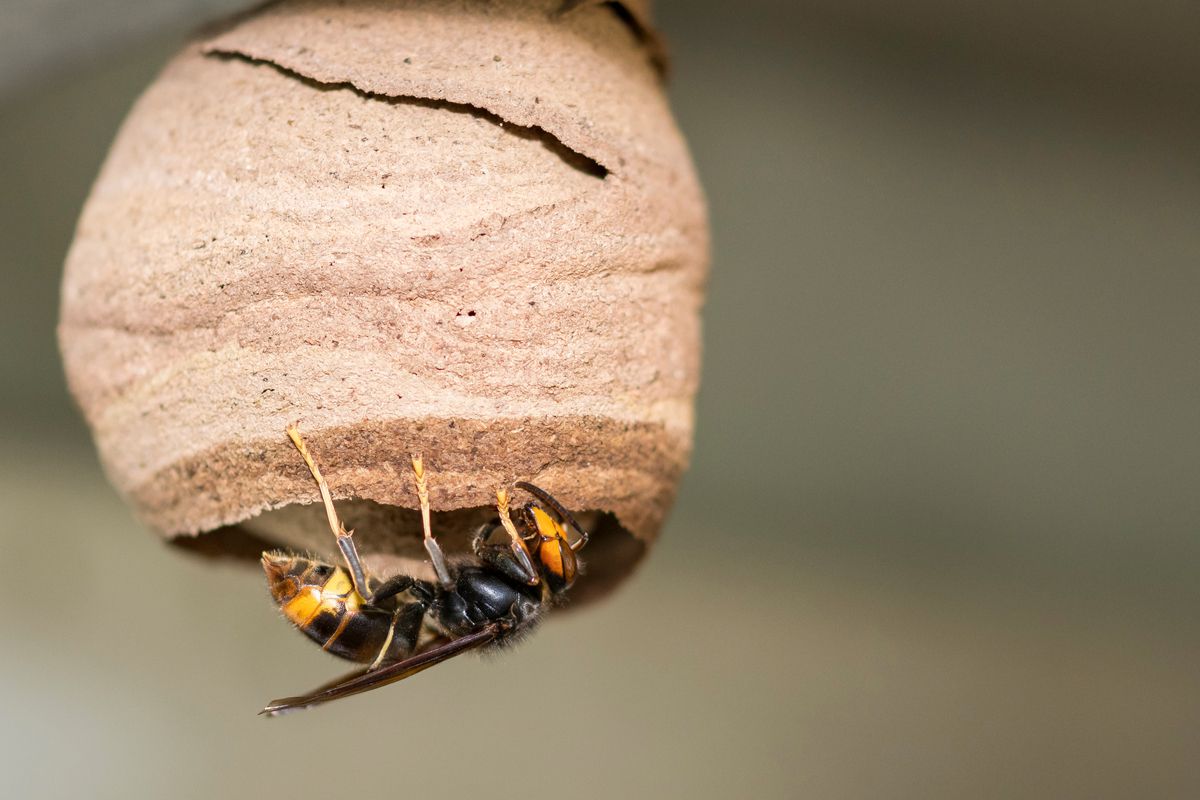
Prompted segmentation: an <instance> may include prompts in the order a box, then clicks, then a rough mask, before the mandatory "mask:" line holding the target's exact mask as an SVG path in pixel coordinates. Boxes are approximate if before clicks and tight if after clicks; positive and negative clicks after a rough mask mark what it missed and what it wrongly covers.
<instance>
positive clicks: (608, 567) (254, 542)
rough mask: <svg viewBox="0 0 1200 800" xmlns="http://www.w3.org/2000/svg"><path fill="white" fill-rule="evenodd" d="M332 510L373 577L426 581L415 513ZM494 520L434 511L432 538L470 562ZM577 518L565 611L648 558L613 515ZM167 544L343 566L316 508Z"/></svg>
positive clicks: (352, 506) (374, 506) (480, 513)
mask: <svg viewBox="0 0 1200 800" xmlns="http://www.w3.org/2000/svg"><path fill="white" fill-rule="evenodd" d="M337 505H338V513H339V515H340V516H341V518H342V521H343V522H344V523H345V525H346V527H347V528H350V529H352V530H353V531H354V538H355V542H356V544H357V545H358V548H359V551H360V552H361V553H362V554H363V558H364V560H365V561H366V563H367V565H368V566H369V567H370V568H371V569H373V570H375V571H376V573H377V574H379V575H381V576H383V577H387V576H389V575H392V574H397V573H399V572H408V573H411V574H417V575H418V576H420V577H424V578H427V579H428V578H432V572H431V571H430V570H429V566H428V562H427V561H426V556H425V551H424V548H423V546H422V544H421V537H422V534H421V518H420V514H419V513H418V512H417V511H415V510H413V509H407V508H397V507H394V506H385V505H381V504H379V503H375V502H373V501H370V500H344V501H338V504H337ZM495 515H496V510H495V508H491V507H475V508H464V509H457V510H454V511H440V512H434V514H433V531H434V535H435V536H436V537H437V538H438V541H439V542H440V543H441V545H442V547H443V549H445V551H446V554H447V556H449V557H450V559H451V561H453V560H455V558H456V557H470V552H471V548H470V542H471V537H472V536H473V535H474V533H475V531H476V530H477V529H478V528H479V527H480V526H481V525H483V524H484V523H486V522H488V521H489V520H492V519H494V518H495ZM577 516H578V517H579V520H580V523H581V524H582V525H583V526H584V527H585V528H586V529H587V530H588V531H589V533H590V534H591V540H590V541H589V542H588V545H587V547H586V548H585V549H584V550H583V551H582V553H581V556H582V558H583V562H584V565H585V572H584V574H582V575H580V577H579V579H578V580H577V582H576V584H575V586H574V587H573V588H572V589H571V591H570V594H569V598H570V601H569V603H568V604H567V606H566V608H568V609H569V608H572V607H579V606H583V605H586V604H587V603H590V602H592V601H594V600H597V599H599V598H601V597H603V596H604V595H606V594H608V593H609V592H611V591H612V590H613V589H614V588H616V587H617V586H618V585H619V584H620V583H621V582H622V581H624V580H625V579H626V578H628V577H629V576H630V575H631V574H632V573H633V571H634V569H635V568H636V567H637V565H638V564H639V563H640V562H641V560H642V558H643V556H644V555H645V553H646V544H645V543H644V542H643V541H641V540H640V539H637V538H635V537H634V536H633V535H632V534H630V533H629V532H628V531H627V530H626V529H625V528H624V527H622V526H621V525H620V523H619V522H617V518H616V517H615V516H613V515H612V514H610V513H607V512H599V511H588V512H583V513H581V514H578V515H577ZM170 541H171V543H172V544H173V545H175V546H176V547H179V548H180V549H182V550H184V551H186V552H189V553H192V554H195V555H199V556H203V557H207V558H214V559H225V560H230V561H234V562H239V563H245V564H248V565H254V566H257V564H258V560H259V558H260V557H261V555H262V553H263V551H264V550H277V549H283V550H291V551H296V552H305V553H312V554H314V555H316V556H319V557H321V558H323V559H325V560H327V561H330V562H332V563H341V561H340V557H339V556H338V554H337V548H336V545H335V543H334V538H333V535H332V534H331V533H330V531H329V528H328V524H327V522H326V519H325V514H324V511H323V509H322V508H321V506H320V504H312V505H289V506H285V507H283V508H280V509H276V510H274V511H268V512H265V513H263V514H261V515H259V516H257V517H254V518H252V519H249V520H247V521H246V522H243V523H241V524H239V525H229V526H226V527H223V528H218V529H217V530H214V531H210V532H208V533H204V534H201V535H199V536H181V537H176V538H174V539H172V540H170Z"/></svg>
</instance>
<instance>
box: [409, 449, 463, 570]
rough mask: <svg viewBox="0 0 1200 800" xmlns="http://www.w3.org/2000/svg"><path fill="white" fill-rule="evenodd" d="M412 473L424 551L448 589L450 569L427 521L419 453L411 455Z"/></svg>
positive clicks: (426, 492)
mask: <svg viewBox="0 0 1200 800" xmlns="http://www.w3.org/2000/svg"><path fill="white" fill-rule="evenodd" d="M412 468H413V475H415V476H416V480H417V500H418V501H420V503H421V528H422V529H423V530H424V531H425V552H427V553H429V560H430V561H432V562H433V571H434V572H436V573H437V579H438V583H440V584H441V585H442V586H443V588H446V589H449V588H450V587H452V586H453V585H454V581H453V580H452V579H451V578H450V570H449V569H448V568H447V567H446V556H445V554H443V553H442V547H441V545H439V544H438V543H437V540H436V539H434V538H433V528H432V527H431V525H430V522H429V487H428V485H426V483H425V463H424V462H423V461H422V460H421V457H420V456H419V455H416V456H413V457H412Z"/></svg>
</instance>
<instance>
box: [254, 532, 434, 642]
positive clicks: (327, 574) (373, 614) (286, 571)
mask: <svg viewBox="0 0 1200 800" xmlns="http://www.w3.org/2000/svg"><path fill="white" fill-rule="evenodd" d="M263 569H264V570H265V571H266V573H267V578H268V583H269V585H270V587H271V595H272V597H274V598H275V602H276V603H278V604H279V610H280V611H282V612H283V615H284V616H285V617H287V618H288V620H290V621H291V622H292V624H294V625H295V626H296V627H297V628H299V629H300V630H301V631H303V632H304V634H305V635H307V636H308V637H309V638H310V639H312V640H313V641H315V642H316V643H317V644H319V645H321V648H322V649H324V650H327V651H329V652H330V653H333V654H334V655H336V656H340V657H342V658H346V659H349V660H351V661H357V662H359V663H362V664H369V663H371V662H373V661H375V660H376V659H377V658H378V657H379V654H380V651H381V650H383V649H384V648H386V649H387V651H388V652H387V653H386V654H385V658H393V657H403V656H404V655H407V652H408V651H410V650H411V649H412V645H413V643H412V642H411V641H406V639H407V638H408V637H403V636H402V637H396V636H395V635H394V634H395V627H396V623H397V622H398V621H400V620H398V619H397V616H400V617H403V616H404V612H403V611H401V612H400V614H399V615H397V614H396V612H395V611H394V609H393V608H392V607H380V606H374V605H368V604H367V603H366V602H365V601H364V600H363V598H362V597H361V596H360V595H359V594H358V592H356V591H354V584H353V582H352V581H351V579H350V575H349V574H348V573H347V572H346V571H345V570H343V569H342V568H340V567H333V566H330V565H329V564H325V563H322V562H320V561H314V560H312V559H308V558H303V557H301V556H293V555H288V554H284V553H264V554H263Z"/></svg>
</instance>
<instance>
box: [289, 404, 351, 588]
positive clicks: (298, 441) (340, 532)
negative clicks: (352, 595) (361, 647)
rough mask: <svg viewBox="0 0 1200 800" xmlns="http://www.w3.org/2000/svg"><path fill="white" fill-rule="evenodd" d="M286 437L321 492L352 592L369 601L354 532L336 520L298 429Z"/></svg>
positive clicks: (322, 480) (326, 487)
mask: <svg viewBox="0 0 1200 800" xmlns="http://www.w3.org/2000/svg"><path fill="white" fill-rule="evenodd" d="M287 435H288V437H289V438H290V439H291V440H292V444H294V445H296V449H297V450H299V451H300V456H301V458H303V459H304V463H305V464H307V465H308V471H309V472H311V473H312V476H313V478H314V479H315V480H316V482H317V488H318V489H319V490H320V491H321V502H322V503H324V504H325V516H326V517H327V518H328V519H329V530H331V531H333V535H334V536H335V537H336V538H337V544H338V549H339V550H341V551H342V555H343V556H344V557H345V559H346V566H348V567H349V568H350V577H351V578H352V579H353V580H354V591H356V592H358V594H359V595H360V596H361V597H363V598H364V599H366V600H367V601H370V599H371V589H370V585H369V581H368V580H367V572H366V569H364V568H363V565H362V559H361V558H359V556H358V548H356V547H355V546H354V532H353V531H348V530H346V526H345V525H343V524H342V521H341V520H340V519H338V515H337V509H335V508H334V507H333V495H331V494H330V493H329V484H327V483H326V482H325V476H324V475H322V474H321V469H320V468H319V467H318V466H317V462H315V461H313V457H312V455H311V454H310V453H309V452H308V446H307V445H306V444H305V443H304V439H303V437H301V436H300V429H299V428H298V427H297V426H296V425H295V424H294V423H293V424H291V425H289V426H288V429H287Z"/></svg>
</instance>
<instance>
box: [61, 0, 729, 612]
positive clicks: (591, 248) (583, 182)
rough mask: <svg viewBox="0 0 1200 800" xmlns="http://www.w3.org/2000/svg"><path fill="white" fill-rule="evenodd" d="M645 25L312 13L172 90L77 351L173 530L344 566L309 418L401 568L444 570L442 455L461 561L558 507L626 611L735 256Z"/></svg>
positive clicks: (135, 490) (511, 15) (451, 14)
mask: <svg viewBox="0 0 1200 800" xmlns="http://www.w3.org/2000/svg"><path fill="white" fill-rule="evenodd" d="M644 12H645V9H643V8H641V7H640V5H639V4H635V3H586V2H585V3H580V2H568V3H566V4H565V5H564V3H563V2H562V0H557V2H552V1H551V0H546V2H539V0H503V1H501V0H495V2H489V3H480V2H467V1H466V0H458V1H452V0H409V1H408V2H397V1H395V0H389V1H388V2H383V1H378V2H365V1H363V2H336V3H335V2H328V1H325V2H317V1H310V2H281V3H276V4H273V5H270V6H268V7H266V8H265V9H262V10H259V11H257V12H255V13H253V14H252V15H250V16H246V17H242V18H239V19H237V20H235V21H233V22H231V23H229V24H228V25H226V26H225V27H223V28H222V29H220V30H218V31H216V32H213V33H211V34H210V35H209V36H207V37H206V38H203V39H202V40H199V41H197V42H195V43H193V44H191V45H190V46H188V47H187V48H186V49H185V50H184V51H183V52H182V53H180V54H179V55H178V56H177V57H176V58H175V59H174V60H173V61H172V62H171V63H170V64H169V65H168V66H167V67H166V68H165V70H164V71H163V73H162V75H161V76H160V77H159V78H158V80H157V81H156V82H155V83H154V84H153V85H152V86H151V87H150V88H149V89H148V90H147V91H146V93H145V95H144V96H143V97H142V98H141V99H140V100H139V101H138V103H137V105H136V106H135V108H134V109H133V111H132V113H131V114H130V116H129V118H128V120H126V122H125V124H124V126H123V128H122V130H121V132H120V135H119V136H118V137H117V140H116V142H115V144H114V145H113V148H112V152H111V153H110V155H109V157H108V161H107V163H106V164H105V166H104V169H103V171H102V172H101V175H100V177H99V179H98V180H97V182H96V185H95V187H94V188H93V190H92V194H91V197H90V199H89V200H88V203H87V206H86V207H85V209H84V211H83V214H82V217H81V219H80V222H79V227H78V231H77V234H76V239H75V242H74V245H73V246H72V248H71V252H70V254H69V256H68V259H67V267H66V276H65V281H64V286H63V305H62V322H61V328H60V339H61V345H62V350H63V355H64V359H65V362H66V370H67V376H68V378H69V382H70V386H71V389H72V391H73V393H74V395H75V397H76V398H77V400H78V402H79V404H80V406H81V407H82V409H83V412H84V414H85V415H86V417H87V420H88V422H89V424H90V425H91V428H92V430H93V432H94V434H95V438H96V441H97V444H98V447H99V450H100V454H101V457H102V460H103V463H104V465H105V468H106V470H107V472H108V475H109V477H110V478H111V479H112V481H113V483H114V484H115V485H116V486H117V487H118V488H119V489H120V491H121V492H122V493H123V494H124V495H125V496H126V497H127V498H128V499H129V501H130V503H131V504H132V505H133V507H134V508H135V509H136V511H137V513H138V514H139V516H140V517H141V518H142V519H143V520H145V522H146V523H147V524H149V525H150V526H152V527H153V528H154V529H156V530H158V531H160V532H161V533H162V534H163V535H164V536H166V537H168V538H171V539H174V540H176V541H181V542H191V543H192V544H194V545H197V546H204V545H205V544H207V545H208V546H209V548H210V549H211V548H212V547H213V546H215V547H217V548H218V549H225V550H233V549H237V548H238V547H239V545H244V544H246V543H251V544H254V543H257V542H259V541H261V540H266V541H269V542H271V543H274V544H283V545H286V546H290V547H294V548H304V549H309V550H313V551H316V552H319V553H325V554H332V553H334V552H336V550H335V548H334V545H333V541H332V537H331V536H330V534H329V532H328V530H327V529H326V528H325V527H324V526H323V521H322V520H323V517H322V515H321V511H320V507H319V506H313V505H310V504H312V503H313V501H314V500H316V499H317V491H316V487H315V485H314V484H313V482H312V479H311V477H310V476H309V474H308V471H307V469H306V468H305V466H304V464H303V462H302V461H301V460H300V458H299V457H298V455H297V453H296V452H295V451H294V450H293V449H292V446H291V444H290V442H289V441H288V438H287V436H286V435H285V433H284V431H285V428H286V426H287V425H288V424H289V423H291V422H294V421H298V422H299V423H300V426H301V429H302V430H303V431H304V434H305V436H306V438H307V439H308V441H309V443H310V446H311V448H312V450H313V453H314V455H315V456H316V458H317V459H318V462H319V463H320V464H321V466H322V469H323V471H324V472H325V474H326V476H327V477H328V479H329V481H330V484H331V486H332V488H333V492H334V496H335V497H337V498H339V499H343V500H344V502H341V503H340V504H339V507H340V508H341V510H342V512H343V515H344V517H345V518H346V519H347V524H349V525H352V526H355V527H357V529H358V534H357V535H358V540H359V544H360V548H361V549H362V550H363V551H364V552H365V553H370V554H372V555H373V558H374V560H375V561H376V562H377V564H378V563H381V562H386V561H388V560H389V559H397V558H400V559H405V558H410V557H415V558H419V552H420V549H419V548H420V545H419V534H415V535H414V533H413V529H414V523H415V518H414V515H413V513H412V512H411V511H409V509H413V508H415V507H416V496H415V492H414V490H413V485H412V482H411V480H410V475H409V473H408V463H409V455H410V454H411V453H418V452H419V453H422V454H424V457H425V462H426V465H427V467H428V469H429V473H430V480H431V485H430V490H431V493H432V501H433V505H434V509H435V510H436V511H439V512H443V513H440V514H438V515H437V518H436V519H435V529H436V530H438V531H439V532H440V534H441V535H443V536H445V537H448V538H449V539H450V543H449V545H448V546H449V547H450V549H454V548H455V547H456V546H461V545H462V541H463V540H464V538H465V536H466V533H465V532H466V531H468V530H470V528H471V527H472V526H473V525H474V524H476V523H477V522H478V521H479V520H480V519H482V517H483V516H485V515H486V514H488V513H489V512H488V510H487V509H488V508H489V507H490V506H491V504H492V503H493V502H494V500H495V489H496V487H497V486H501V485H508V484H510V483H511V482H512V481H514V480H530V481H533V482H535V483H537V484H539V485H542V486H544V487H545V488H546V489H548V490H549V491H551V492H553V493H554V494H555V495H556V496H557V497H558V498H559V499H560V500H561V501H562V502H563V503H565V504H566V505H567V506H568V507H570V508H573V509H578V510H580V511H584V512H590V513H589V517H590V518H591V519H592V520H593V523H594V525H595V526H598V527H599V528H600V529H601V530H600V535H599V536H597V538H596V542H595V547H594V548H593V547H589V551H590V552H589V553H588V555H590V556H591V558H590V559H589V563H590V565H591V567H592V573H593V576H594V578H593V582H594V583H595V584H596V585H599V584H600V583H603V582H604V581H600V580H596V578H607V579H608V582H611V581H612V580H613V579H614V578H615V577H617V576H618V575H619V574H620V573H621V572H624V571H627V570H625V569H623V567H626V566H628V565H629V564H630V563H632V562H633V561H636V560H637V557H638V556H639V555H640V553H641V552H642V550H643V549H644V546H645V544H646V543H648V542H651V541H652V540H653V539H654V537H655V535H656V533H657V531H658V530H659V528H660V526H661V525H662V522H663V519H664V516H665V514H666V513H667V510H668V508H669V506H670V504H671V501H672V497H673V494H674V491H675V487H676V484H677V482H678V480H679V477H680V474H681V472H682V471H683V469H684V467H685V465H686V462H687V459H688V453H689V449H690V442H691V435H692V399H693V395H694V393H695V390H696V385H697V373H698V368H699V355H698V348H699V309H700V305H701V298H702V289H703V281H704V273H705V264H706V259H707V234H706V222H705V214H704V206H703V199H702V195H701V191H700V189H699V186H698V184H697V181H696V177H695V175H694V172H693V168H692V165H691V162H690V159H689V156H688V152H687V149H686V146H685V144H684V141H683V139H682V138H681V136H680V134H679V132H678V130H677V129H676V127H675V124H674V122H673V121H672V118H671V114H670V111H669V109H668V106H667V102H666V100H665V97H664V94H663V89H662V85H661V75H660V74H659V69H658V65H659V60H660V59H659V51H658V50H657V48H656V47H655V40H654V38H653V33H652V31H651V29H650V28H649V26H648V25H647V24H646V20H647V17H646V15H645V13H644ZM349 498H353V500H352V501H350V500H348V499H349ZM230 526H236V527H230ZM201 534H204V535H201ZM456 541H457V544H456ZM369 560H370V559H369ZM581 588H585V591H586V587H584V585H583V583H581Z"/></svg>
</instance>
